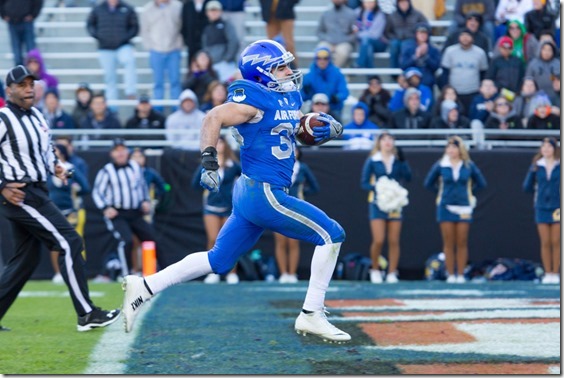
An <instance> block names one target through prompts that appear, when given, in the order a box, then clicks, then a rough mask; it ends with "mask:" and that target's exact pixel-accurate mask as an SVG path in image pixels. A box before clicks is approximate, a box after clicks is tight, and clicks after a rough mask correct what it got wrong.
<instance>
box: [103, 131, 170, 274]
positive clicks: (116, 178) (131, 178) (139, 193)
mask: <svg viewBox="0 0 564 378" xmlns="http://www.w3.org/2000/svg"><path fill="white" fill-rule="evenodd" d="M110 157H111V160H112V161H111V162H110V163H108V164H106V165H105V166H104V167H102V169H100V171H98V173H97V175H96V179H95V181H94V186H93V188H92V199H93V200H94V203H95V204H96V207H98V209H100V210H102V212H103V214H104V222H105V223H106V227H107V229H108V231H109V232H110V234H111V235H112V243H111V245H110V246H109V248H108V251H107V252H108V255H107V256H106V258H105V260H106V270H108V271H110V272H111V270H113V269H111V268H113V267H114V266H117V265H119V269H120V270H121V273H119V275H121V276H122V277H125V276H126V275H128V274H130V269H129V267H131V251H132V249H133V234H135V235H136V236H137V237H138V238H139V240H141V241H154V240H155V236H154V231H153V228H152V226H151V225H150V224H149V223H147V222H146V221H145V219H144V216H145V215H146V214H149V212H150V211H151V203H150V199H149V190H148V187H147V182H146V181H145V177H144V176H143V170H142V168H141V166H140V165H139V164H137V162H135V161H134V160H130V153H129V149H128V148H127V146H126V145H125V141H124V140H123V139H121V138H118V139H115V140H114V144H113V147H112V150H111V151H110ZM116 259H117V260H118V261H119V264H113V262H114V261H113V260H116ZM157 260H158V263H159V266H160V268H161V269H162V268H165V267H166V265H165V264H164V262H163V259H162V256H161V255H160V254H159V253H157ZM110 278H112V279H115V278H116V277H110Z"/></svg>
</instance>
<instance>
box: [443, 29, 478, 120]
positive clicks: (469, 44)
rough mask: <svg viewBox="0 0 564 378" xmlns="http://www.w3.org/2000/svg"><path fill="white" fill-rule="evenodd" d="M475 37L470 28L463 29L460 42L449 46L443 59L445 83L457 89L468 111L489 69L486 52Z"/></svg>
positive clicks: (459, 38)
mask: <svg viewBox="0 0 564 378" xmlns="http://www.w3.org/2000/svg"><path fill="white" fill-rule="evenodd" d="M473 38H474V37H473V35H472V32H471V31H470V30H468V29H464V30H462V31H461V32H460V35H459V37H458V44H456V45H453V46H450V47H448V48H447V49H446V50H445V52H444V54H443V57H442V59H441V67H442V69H443V77H442V81H443V84H447V83H448V84H450V85H452V87H453V88H454V89H456V92H457V93H458V95H459V96H460V101H461V102H462V105H464V109H466V111H468V110H467V109H470V104H471V102H472V99H473V98H474V96H476V95H477V94H478V90H479V87H480V81H481V79H483V78H484V77H485V74H486V71H487V69H488V58H487V57H486V53H485V52H484V50H482V49H481V48H479V47H477V46H475V45H474V43H473V42H474V40H473ZM465 115H466V114H465Z"/></svg>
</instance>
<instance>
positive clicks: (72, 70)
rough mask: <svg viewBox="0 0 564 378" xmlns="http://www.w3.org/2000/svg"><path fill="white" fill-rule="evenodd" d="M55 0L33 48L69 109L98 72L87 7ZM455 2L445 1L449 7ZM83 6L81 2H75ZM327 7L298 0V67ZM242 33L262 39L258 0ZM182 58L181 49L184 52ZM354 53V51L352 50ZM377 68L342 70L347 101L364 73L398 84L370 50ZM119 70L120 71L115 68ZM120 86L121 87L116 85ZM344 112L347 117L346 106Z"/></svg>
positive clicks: (307, 57) (142, 80)
mask: <svg viewBox="0 0 564 378" xmlns="http://www.w3.org/2000/svg"><path fill="white" fill-rule="evenodd" d="M57 3H58V1H57V0H46V1H45V2H44V8H43V11H42V13H41V15H40V16H39V18H38V19H37V21H36V40H37V44H38V47H39V48H40V50H41V52H42V53H43V55H44V58H45V62H46V65H47V68H48V71H49V72H50V73H52V74H53V75H55V76H57V77H58V79H59V82H60V84H59V89H60V92H61V98H62V103H63V105H64V107H65V108H66V109H70V108H72V106H73V104H74V100H73V99H74V90H75V88H76V85H77V83H78V82H82V81H86V82H88V83H90V84H91V87H92V88H93V89H94V90H101V89H103V88H104V84H103V74H102V69H101V68H100V65H99V62H98V55H97V52H96V51H97V50H96V41H95V40H94V39H93V38H91V37H90V36H89V35H88V33H87V31H86V28H85V20H86V18H87V16H88V13H89V11H90V8H89V7H88V6H85V5H86V4H87V1H85V0H79V1H78V5H79V6H77V7H72V8H64V7H57V6H56V5H57ZM128 3H130V4H132V5H134V6H136V7H138V10H139V9H140V8H139V7H142V6H143V5H144V4H145V3H147V0H128ZM453 3H454V0H448V1H447V4H448V7H449V8H450V9H452V7H453ZM80 5H84V6H80ZM329 6H331V3H330V2H329V1H327V0H302V1H301V2H300V3H299V5H298V6H297V7H296V11H297V12H296V14H297V20H296V24H295V25H296V26H295V39H296V46H297V55H298V58H299V65H300V68H301V69H303V70H304V72H307V68H308V67H309V65H310V64H311V61H312V58H313V50H314V48H315V46H316V44H317V38H316V37H315V29H316V25H317V21H318V20H319V17H320V15H321V13H322V12H323V11H324V10H325V9H327V7H329ZM445 18H446V20H441V21H433V22H432V25H433V26H434V28H435V30H436V32H437V33H435V34H443V32H444V31H445V30H446V29H445V28H446V27H448V24H449V21H448V20H449V19H450V17H449V15H447V17H445ZM246 27H247V37H246V38H245V41H246V42H247V43H248V42H252V41H254V40H256V39H259V38H264V37H265V28H264V23H263V21H262V20H261V17H260V7H259V6H258V1H257V0H249V1H248V6H247V22H246ZM0 40H4V41H9V36H8V31H7V27H6V24H5V23H4V22H1V23H0ZM444 40H445V37H444V35H436V36H434V37H433V42H434V43H436V44H438V45H440V44H441V43H442V42H444ZM134 41H135V45H136V48H137V52H136V57H137V68H138V70H137V73H138V88H137V90H138V93H149V94H150V93H151V92H152V84H151V81H152V80H151V69H150V68H149V64H148V52H147V51H145V50H144V49H143V47H142V44H141V39H140V37H139V36H138V37H136V38H135V39H134ZM183 56H184V59H186V52H185V51H184V53H183ZM355 56H356V54H355ZM375 59H376V67H377V68H375V69H373V70H366V69H364V70H362V69H344V71H343V72H344V73H345V74H346V75H347V80H348V82H349V89H350V91H351V97H350V98H349V100H348V101H347V105H348V106H350V105H351V104H353V103H355V101H356V97H358V96H359V94H360V93H361V91H362V90H363V89H364V88H366V76H367V75H368V74H374V73H378V74H380V75H381V76H382V77H383V80H384V86H385V87H386V88H388V89H390V90H393V89H395V88H397V85H396V84H395V83H394V82H393V81H392V80H391V75H392V74H396V73H398V72H399V71H398V70H393V69H389V68H388V59H389V54H388V53H387V52H386V53H380V54H375ZM12 62H13V60H12V53H11V48H10V44H9V43H4V44H0V75H1V76H2V77H4V76H5V74H6V72H7V70H8V69H9V68H10V67H11V66H12ZM182 69H183V73H184V74H185V72H186V64H185V63H183V64H182ZM120 71H122V70H120ZM120 88H123V85H122V84H121V83H120ZM174 101H175V100H174V99H172V100H170V99H169V100H163V101H162V102H161V103H163V104H170V103H171V102H174ZM135 103H136V102H135V100H118V101H117V102H116V103H115V105H118V106H119V107H120V117H121V118H122V119H125V118H127V117H129V115H130V114H131V112H132V107H133V106H134V105H135ZM343 114H344V116H347V115H348V111H347V110H345V112H344V113H343Z"/></svg>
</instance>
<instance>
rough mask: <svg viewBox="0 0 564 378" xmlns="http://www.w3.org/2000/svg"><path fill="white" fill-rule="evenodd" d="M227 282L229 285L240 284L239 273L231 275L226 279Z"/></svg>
mask: <svg viewBox="0 0 564 378" xmlns="http://www.w3.org/2000/svg"><path fill="white" fill-rule="evenodd" d="M225 282H227V283H228V284H229V285H236V284H238V283H239V276H238V275H237V273H229V274H228V275H227V276H226V277H225Z"/></svg>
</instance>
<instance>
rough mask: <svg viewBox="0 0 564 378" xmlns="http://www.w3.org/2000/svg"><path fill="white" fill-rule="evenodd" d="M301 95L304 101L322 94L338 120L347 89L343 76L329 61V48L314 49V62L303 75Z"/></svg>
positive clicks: (347, 92) (347, 94) (346, 95)
mask: <svg viewBox="0 0 564 378" xmlns="http://www.w3.org/2000/svg"><path fill="white" fill-rule="evenodd" d="M301 93H302V97H303V99H304V101H307V100H310V99H311V98H312V97H313V95H314V94H316V93H324V94H325V95H326V96H327V97H328V98H329V106H330V107H331V115H332V116H333V117H335V118H339V119H340V117H341V111H342V109H343V106H344V103H345V100H346V99H347V97H349V89H348V87H347V80H346V79H345V75H343V73H342V72H341V70H340V69H339V68H338V67H337V66H336V65H334V64H333V62H332V61H331V52H330V51H329V48H327V47H318V48H316V49H315V51H314V61H313V63H312V64H311V66H310V67H309V72H308V73H307V74H306V75H304V79H303V86H302V90H301Z"/></svg>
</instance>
